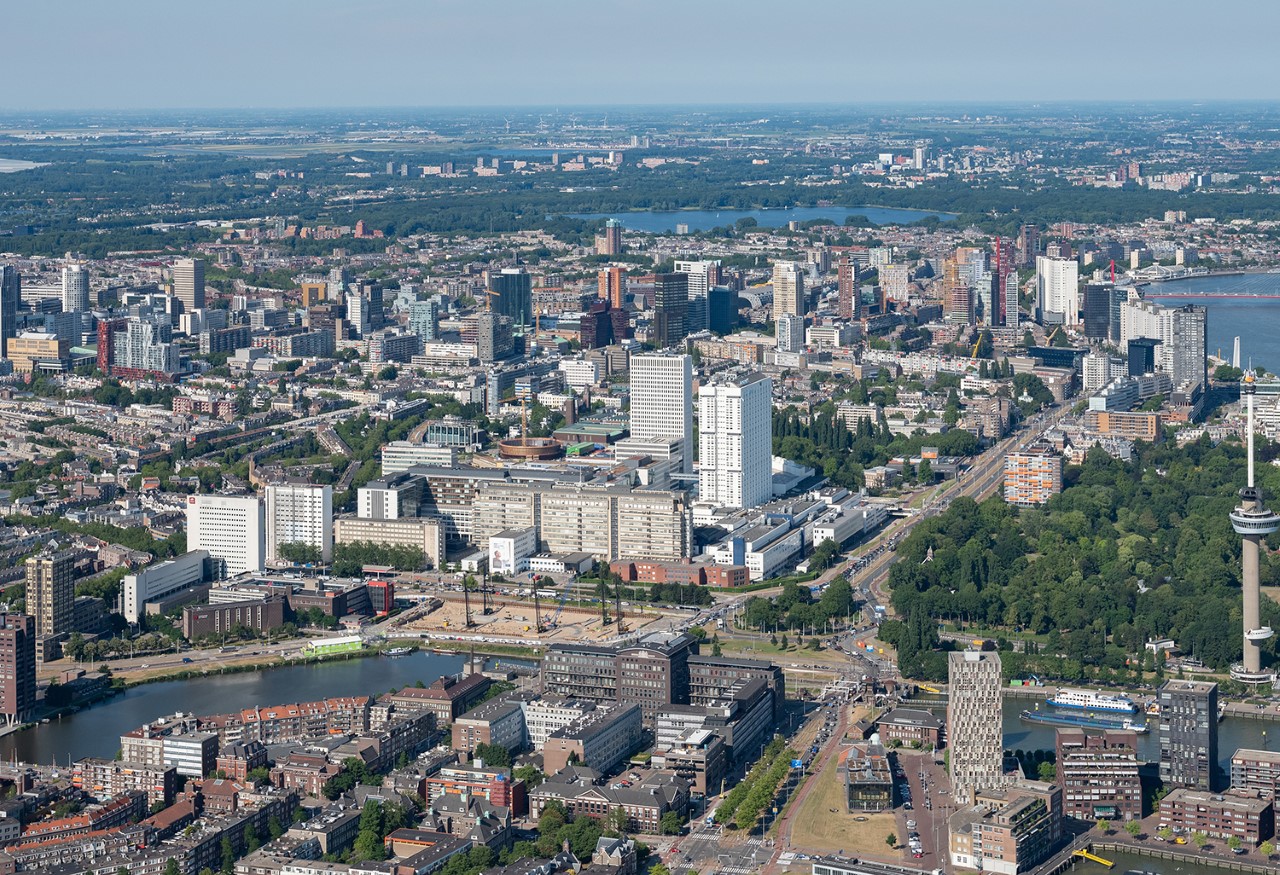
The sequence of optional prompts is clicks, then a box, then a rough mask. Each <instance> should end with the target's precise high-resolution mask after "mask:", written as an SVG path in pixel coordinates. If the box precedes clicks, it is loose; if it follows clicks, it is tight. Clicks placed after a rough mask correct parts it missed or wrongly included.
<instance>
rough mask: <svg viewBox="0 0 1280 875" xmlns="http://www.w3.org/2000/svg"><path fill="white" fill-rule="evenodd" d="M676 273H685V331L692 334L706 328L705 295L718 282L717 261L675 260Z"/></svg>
mask: <svg viewBox="0 0 1280 875" xmlns="http://www.w3.org/2000/svg"><path fill="white" fill-rule="evenodd" d="M675 271H676V273H682V274H685V275H686V276H687V277H688V278H689V279H688V286H689V306H688V309H687V311H686V317H685V333H686V334H693V333H695V332H698V331H705V330H706V328H707V310H708V302H707V296H708V295H709V294H710V293H711V289H712V288H714V287H715V286H717V285H719V284H720V262H719V261H677V262H676V264H675Z"/></svg>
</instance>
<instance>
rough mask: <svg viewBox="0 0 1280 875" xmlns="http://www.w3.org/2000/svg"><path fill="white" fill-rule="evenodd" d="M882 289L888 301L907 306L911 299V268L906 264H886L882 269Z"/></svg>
mask: <svg viewBox="0 0 1280 875" xmlns="http://www.w3.org/2000/svg"><path fill="white" fill-rule="evenodd" d="M880 288H882V289H884V296H885V298H886V299H887V300H890V301H893V302H895V303H899V304H905V303H907V302H908V301H909V300H910V299H911V268H910V267H909V266H908V265H905V264H886V265H885V266H884V267H882V268H880Z"/></svg>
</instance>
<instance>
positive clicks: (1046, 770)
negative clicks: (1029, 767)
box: [1036, 760, 1058, 784]
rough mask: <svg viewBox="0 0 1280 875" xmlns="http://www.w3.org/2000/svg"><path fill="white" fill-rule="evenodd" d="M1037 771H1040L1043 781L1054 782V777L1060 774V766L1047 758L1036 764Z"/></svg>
mask: <svg viewBox="0 0 1280 875" xmlns="http://www.w3.org/2000/svg"><path fill="white" fill-rule="evenodd" d="M1036 772H1037V773H1038V775H1039V777H1040V780H1041V781H1045V782H1046V783H1050V784H1052V783H1053V779H1054V778H1056V777H1057V776H1058V767H1057V766H1055V765H1054V764H1053V763H1051V762H1049V761H1048V760H1045V761H1044V762H1042V763H1041V764H1040V765H1038V766H1036Z"/></svg>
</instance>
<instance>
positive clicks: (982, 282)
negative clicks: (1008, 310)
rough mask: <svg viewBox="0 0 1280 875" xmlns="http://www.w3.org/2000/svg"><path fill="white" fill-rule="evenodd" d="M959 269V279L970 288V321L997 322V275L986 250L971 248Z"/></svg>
mask: <svg viewBox="0 0 1280 875" xmlns="http://www.w3.org/2000/svg"><path fill="white" fill-rule="evenodd" d="M959 271H960V277H961V279H962V280H963V281H964V282H966V283H968V285H969V288H970V289H972V292H971V295H970V303H969V305H970V307H971V308H972V311H973V312H972V316H973V318H972V320H971V321H973V322H981V323H983V324H984V325H997V324H999V323H998V322H997V319H996V315H997V314H996V311H997V310H998V309H999V306H998V304H999V295H998V289H997V286H996V283H997V277H996V274H995V273H994V272H993V271H992V270H991V268H990V265H989V264H988V261H987V253H986V251H985V250H983V249H971V250H969V251H968V252H966V253H965V255H964V259H963V260H962V261H961V262H960V264H959Z"/></svg>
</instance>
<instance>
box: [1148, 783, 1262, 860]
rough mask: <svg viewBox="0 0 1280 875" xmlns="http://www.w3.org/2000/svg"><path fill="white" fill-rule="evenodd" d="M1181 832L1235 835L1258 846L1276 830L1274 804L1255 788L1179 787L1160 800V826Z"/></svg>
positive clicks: (1243, 841) (1221, 837) (1223, 836)
mask: <svg viewBox="0 0 1280 875" xmlns="http://www.w3.org/2000/svg"><path fill="white" fill-rule="evenodd" d="M1165 827H1168V828H1169V829H1171V830H1173V831H1174V832H1176V833H1178V834H1180V835H1192V834H1194V833H1198V832H1202V833H1204V834H1205V835H1207V836H1209V837H1210V838H1212V839H1230V838H1231V837H1232V836H1235V837H1237V838H1239V839H1240V841H1241V842H1242V843H1244V844H1245V845H1252V846H1255V847H1256V846H1257V845H1259V844H1261V843H1262V842H1263V841H1265V840H1267V839H1269V838H1271V837H1272V836H1274V835H1275V832H1276V815H1275V806H1274V804H1273V802H1272V800H1271V799H1270V798H1269V797H1267V796H1266V795H1265V794H1263V793H1260V792H1258V791H1256V790H1244V789H1240V790H1227V791H1225V792H1223V793H1213V792H1210V791H1207V790H1191V789H1188V788H1186V787H1178V788H1177V789H1175V790H1173V791H1171V792H1170V793H1169V794H1168V795H1167V796H1165V797H1164V798H1163V799H1161V800H1160V828H1161V829H1163V828H1165Z"/></svg>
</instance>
